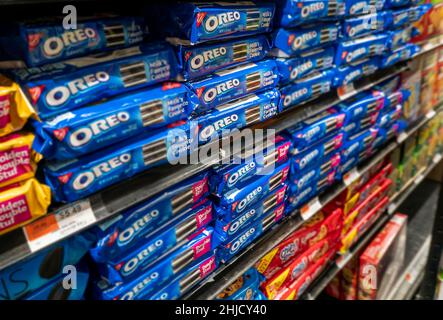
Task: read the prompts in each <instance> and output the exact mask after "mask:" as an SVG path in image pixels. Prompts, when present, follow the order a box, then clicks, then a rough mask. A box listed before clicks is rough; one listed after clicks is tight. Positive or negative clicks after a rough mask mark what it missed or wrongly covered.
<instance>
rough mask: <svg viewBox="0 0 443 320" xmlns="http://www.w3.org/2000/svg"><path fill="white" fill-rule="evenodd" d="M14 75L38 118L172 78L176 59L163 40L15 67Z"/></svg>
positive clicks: (175, 73) (46, 117)
mask: <svg viewBox="0 0 443 320" xmlns="http://www.w3.org/2000/svg"><path fill="white" fill-rule="evenodd" d="M11 74H12V77H14V78H15V79H16V80H17V81H18V82H19V83H20V84H21V85H22V87H23V89H24V90H25V92H27V93H28V96H29V97H30V99H29V101H30V102H31V104H32V105H33V107H34V108H35V110H36V111H37V113H38V115H39V117H40V118H41V119H44V120H45V119H49V118H51V117H54V116H56V115H59V114H62V113H65V112H67V111H71V110H75V109H78V108H79V107H82V106H85V105H88V104H91V103H93V102H97V101H100V100H101V99H105V98H111V97H113V96H116V95H120V94H122V93H127V92H129V91H131V90H135V89H140V88H143V87H146V86H149V85H152V84H156V83H160V82H163V81H167V80H171V79H175V78H177V76H178V66H177V59H176V58H175V54H174V51H173V50H172V48H171V47H170V46H169V45H168V44H166V43H161V42H159V43H152V44H143V45H140V46H138V47H132V48H128V49H121V50H117V51H113V52H109V53H105V54H98V55H93V56H86V57H82V58H77V59H71V60H67V61H64V62H60V63H56V64H53V65H49V66H44V67H41V68H31V69H15V70H12V71H11Z"/></svg>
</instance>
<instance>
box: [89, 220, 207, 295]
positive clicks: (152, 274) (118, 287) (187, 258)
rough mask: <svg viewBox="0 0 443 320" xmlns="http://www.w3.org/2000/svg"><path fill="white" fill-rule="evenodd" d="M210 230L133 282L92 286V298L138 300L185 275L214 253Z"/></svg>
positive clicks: (102, 283)
mask: <svg viewBox="0 0 443 320" xmlns="http://www.w3.org/2000/svg"><path fill="white" fill-rule="evenodd" d="M213 241H214V239H213V230H212V229H211V228H208V229H206V230H204V231H203V232H202V233H200V234H199V235H197V236H196V237H195V238H194V239H193V240H192V241H191V242H190V243H188V244H186V245H185V246H183V247H181V248H179V249H177V250H175V251H174V252H172V253H170V254H169V255H167V256H166V257H164V258H163V259H161V260H159V261H156V262H155V263H153V264H151V265H150V266H149V267H148V268H146V269H145V270H143V272H142V273H140V274H139V276H137V277H136V278H135V279H133V280H130V281H128V282H118V283H116V284H115V285H112V284H110V283H109V282H108V281H107V280H105V279H102V280H99V281H98V282H97V283H96V284H95V286H96V288H95V289H96V290H95V296H96V297H95V298H97V299H100V300H138V299H140V298H141V297H143V296H146V295H149V294H152V293H153V292H154V291H155V290H156V289H159V288H161V287H162V286H164V285H165V284H167V282H168V281H170V280H172V279H173V278H175V277H177V276H179V275H180V274H182V273H183V272H186V271H185V270H186V268H189V267H192V266H194V265H196V264H198V263H199V262H201V261H202V260H204V259H205V257H207V256H208V255H209V254H211V253H212V252H213V248H214V246H215V244H214V243H213Z"/></svg>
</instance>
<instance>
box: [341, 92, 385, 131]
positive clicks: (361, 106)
mask: <svg viewBox="0 0 443 320" xmlns="http://www.w3.org/2000/svg"><path fill="white" fill-rule="evenodd" d="M384 105H385V94H384V93H383V92H382V91H379V90H373V91H369V92H363V93H360V94H358V95H356V96H355V97H352V98H351V99H348V100H346V101H344V102H341V103H339V104H338V105H337V106H336V107H335V108H337V109H338V110H339V111H340V112H343V113H344V115H345V120H344V126H347V125H348V124H350V123H354V122H356V121H358V120H361V119H362V118H366V117H368V116H370V115H373V114H374V113H377V112H378V111H380V110H382V109H383V107H384Z"/></svg>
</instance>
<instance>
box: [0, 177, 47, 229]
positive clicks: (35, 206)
mask: <svg viewBox="0 0 443 320" xmlns="http://www.w3.org/2000/svg"><path fill="white" fill-rule="evenodd" d="M50 203H51V190H50V189H49V187H48V186H47V185H44V184H40V183H39V182H38V181H37V180H36V179H35V178H30V179H28V180H25V181H21V182H17V183H14V184H10V185H8V186H6V187H3V188H1V189H0V207H1V208H2V210H1V212H0V235H1V234H4V233H7V232H9V231H12V230H14V229H17V228H19V227H21V226H23V225H25V224H27V223H29V222H31V221H33V220H35V219H37V218H39V217H41V216H43V215H45V214H46V212H47V209H48V206H49V205H50Z"/></svg>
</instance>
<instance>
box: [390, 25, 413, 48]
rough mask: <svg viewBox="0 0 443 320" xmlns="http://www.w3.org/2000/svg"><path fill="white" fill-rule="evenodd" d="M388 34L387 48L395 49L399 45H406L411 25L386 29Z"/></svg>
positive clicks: (409, 38) (409, 37)
mask: <svg viewBox="0 0 443 320" xmlns="http://www.w3.org/2000/svg"><path fill="white" fill-rule="evenodd" d="M387 34H388V37H389V39H388V49H389V50H395V49H397V48H399V47H403V46H405V45H407V44H408V43H409V42H410V41H411V37H412V26H408V27H405V28H403V29H399V30H393V31H387Z"/></svg>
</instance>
